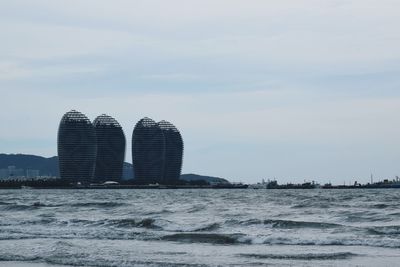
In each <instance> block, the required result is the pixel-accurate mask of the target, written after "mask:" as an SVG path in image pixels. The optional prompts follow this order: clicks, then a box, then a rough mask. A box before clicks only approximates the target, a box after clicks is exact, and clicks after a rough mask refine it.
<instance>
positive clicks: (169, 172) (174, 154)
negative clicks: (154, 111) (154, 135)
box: [158, 121, 183, 185]
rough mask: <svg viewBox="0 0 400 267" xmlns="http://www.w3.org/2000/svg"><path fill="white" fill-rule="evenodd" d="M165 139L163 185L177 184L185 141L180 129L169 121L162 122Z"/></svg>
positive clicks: (161, 126)
mask: <svg viewBox="0 0 400 267" xmlns="http://www.w3.org/2000/svg"><path fill="white" fill-rule="evenodd" d="M158 126H159V127H160V128H161V130H162V132H163V134H164V138H165V155H164V176H163V181H162V183H163V184H170V185H171V184H176V183H178V182H179V179H180V176H181V169H182V159H183V140H182V136H181V134H180V132H179V131H178V129H177V128H176V127H175V126H174V125H172V124H171V123H170V122H167V121H160V122H159V123H158Z"/></svg>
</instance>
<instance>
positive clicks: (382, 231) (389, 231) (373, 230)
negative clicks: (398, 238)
mask: <svg viewBox="0 0 400 267" xmlns="http://www.w3.org/2000/svg"><path fill="white" fill-rule="evenodd" d="M367 232H368V233H369V234H372V235H400V225H391V226H376V227H370V228H367Z"/></svg>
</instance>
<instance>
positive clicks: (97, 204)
mask: <svg viewBox="0 0 400 267" xmlns="http://www.w3.org/2000/svg"><path fill="white" fill-rule="evenodd" d="M124 205H126V204H125V203H120V202H83V203H73V204H68V205H66V206H71V207H94V208H113V207H119V206H124Z"/></svg>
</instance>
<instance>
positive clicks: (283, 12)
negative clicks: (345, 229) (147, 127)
mask: <svg viewBox="0 0 400 267" xmlns="http://www.w3.org/2000/svg"><path fill="white" fill-rule="evenodd" d="M399 8H400V3H399V2H398V1H390V0H387V1H373V0H366V1H359V0H352V1H339V0H338V1H325V2H321V1H317V0H300V1H295V2H294V1H289V0H283V1H276V2H271V1H258V0H256V1H251V2H248V1H238V0H229V1H228V0H222V1H217V2H216V1H200V2H193V1H184V2H182V1H175V0H172V1H153V0H151V1H113V2H112V3H111V2H109V1H98V0H96V1H73V4H71V2H70V1H57V2H54V1H49V0H47V1H46V0H39V1H35V3H29V2H26V1H18V0H16V1H12V2H2V3H0V32H1V36H2V42H1V43H0V93H1V95H2V96H3V101H2V105H1V106H0V111H1V112H0V120H1V123H2V125H3V126H2V130H1V131H0V140H1V142H0V150H1V151H3V152H29V153H34V151H37V153H40V154H43V155H47V156H50V155H54V154H55V153H56V146H55V143H56V132H57V127H58V122H59V119H60V118H61V116H62V115H63V114H64V113H65V112H67V111H68V110H70V109H78V110H80V111H82V112H84V113H86V114H87V115H88V116H89V117H90V119H94V118H95V117H96V116H97V115H99V114H101V113H108V114H110V115H112V116H114V117H115V118H116V119H117V120H119V121H120V122H121V124H122V125H123V127H124V129H125V132H126V135H127V137H128V139H129V137H130V134H131V131H132V129H133V126H134V124H135V123H136V121H138V120H139V119H140V118H142V117H144V116H150V117H152V118H154V119H155V120H161V119H167V120H170V121H171V122H172V123H174V124H176V125H177V126H178V128H179V129H181V131H182V133H183V135H184V139H185V142H186V146H185V149H186V152H185V171H190V172H201V173H205V174H207V173H209V174H213V175H217V176H226V177H228V178H230V177H232V178H235V179H243V180H244V181H255V180H257V179H261V178H263V177H271V176H277V177H278V178H279V177H282V179H286V180H290V179H291V178H293V179H294V178H296V179H298V181H302V179H303V178H305V177H310V176H312V177H322V178H323V179H330V178H331V177H347V175H348V176H362V175H365V173H367V175H369V172H370V171H371V169H374V170H375V171H376V172H377V173H379V174H381V175H382V176H391V175H393V174H395V172H396V171H397V166H398V164H397V163H396V160H395V158H396V156H395V155H396V152H397V151H398V150H399V147H400V144H399V142H398V138H397V136H399V127H397V125H400V124H399V120H398V118H397V114H398V113H399V111H400V110H399V108H398V107H399V106H400V103H399V99H400V95H399V90H398V87H399V86H400V80H399V78H398V77H399V74H400V73H399V64H400V35H399V34H398V29H397V25H399V23H400V17H399V16H398V14H397V13H398V10H399ZM18 140H21V142H19V143H18ZM38 144H41V145H38ZM51 144H53V145H51ZM127 148H128V151H129V146H127ZM129 154H130V153H129V152H128V153H127V159H128V160H130V156H129ZM338 179H339V178H338ZM340 179H341V178H340ZM359 181H362V180H360V179H359Z"/></svg>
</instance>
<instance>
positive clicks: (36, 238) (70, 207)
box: [0, 189, 400, 267]
mask: <svg viewBox="0 0 400 267" xmlns="http://www.w3.org/2000/svg"><path fill="white" fill-rule="evenodd" d="M0 266H18V267H24V266H32V267H34V266H37V267H40V266H400V190H399V189H397V190H396V189H384V190H252V189H247V190H205V189H204V190H128V189H127V190H35V189H32V190H0Z"/></svg>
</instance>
